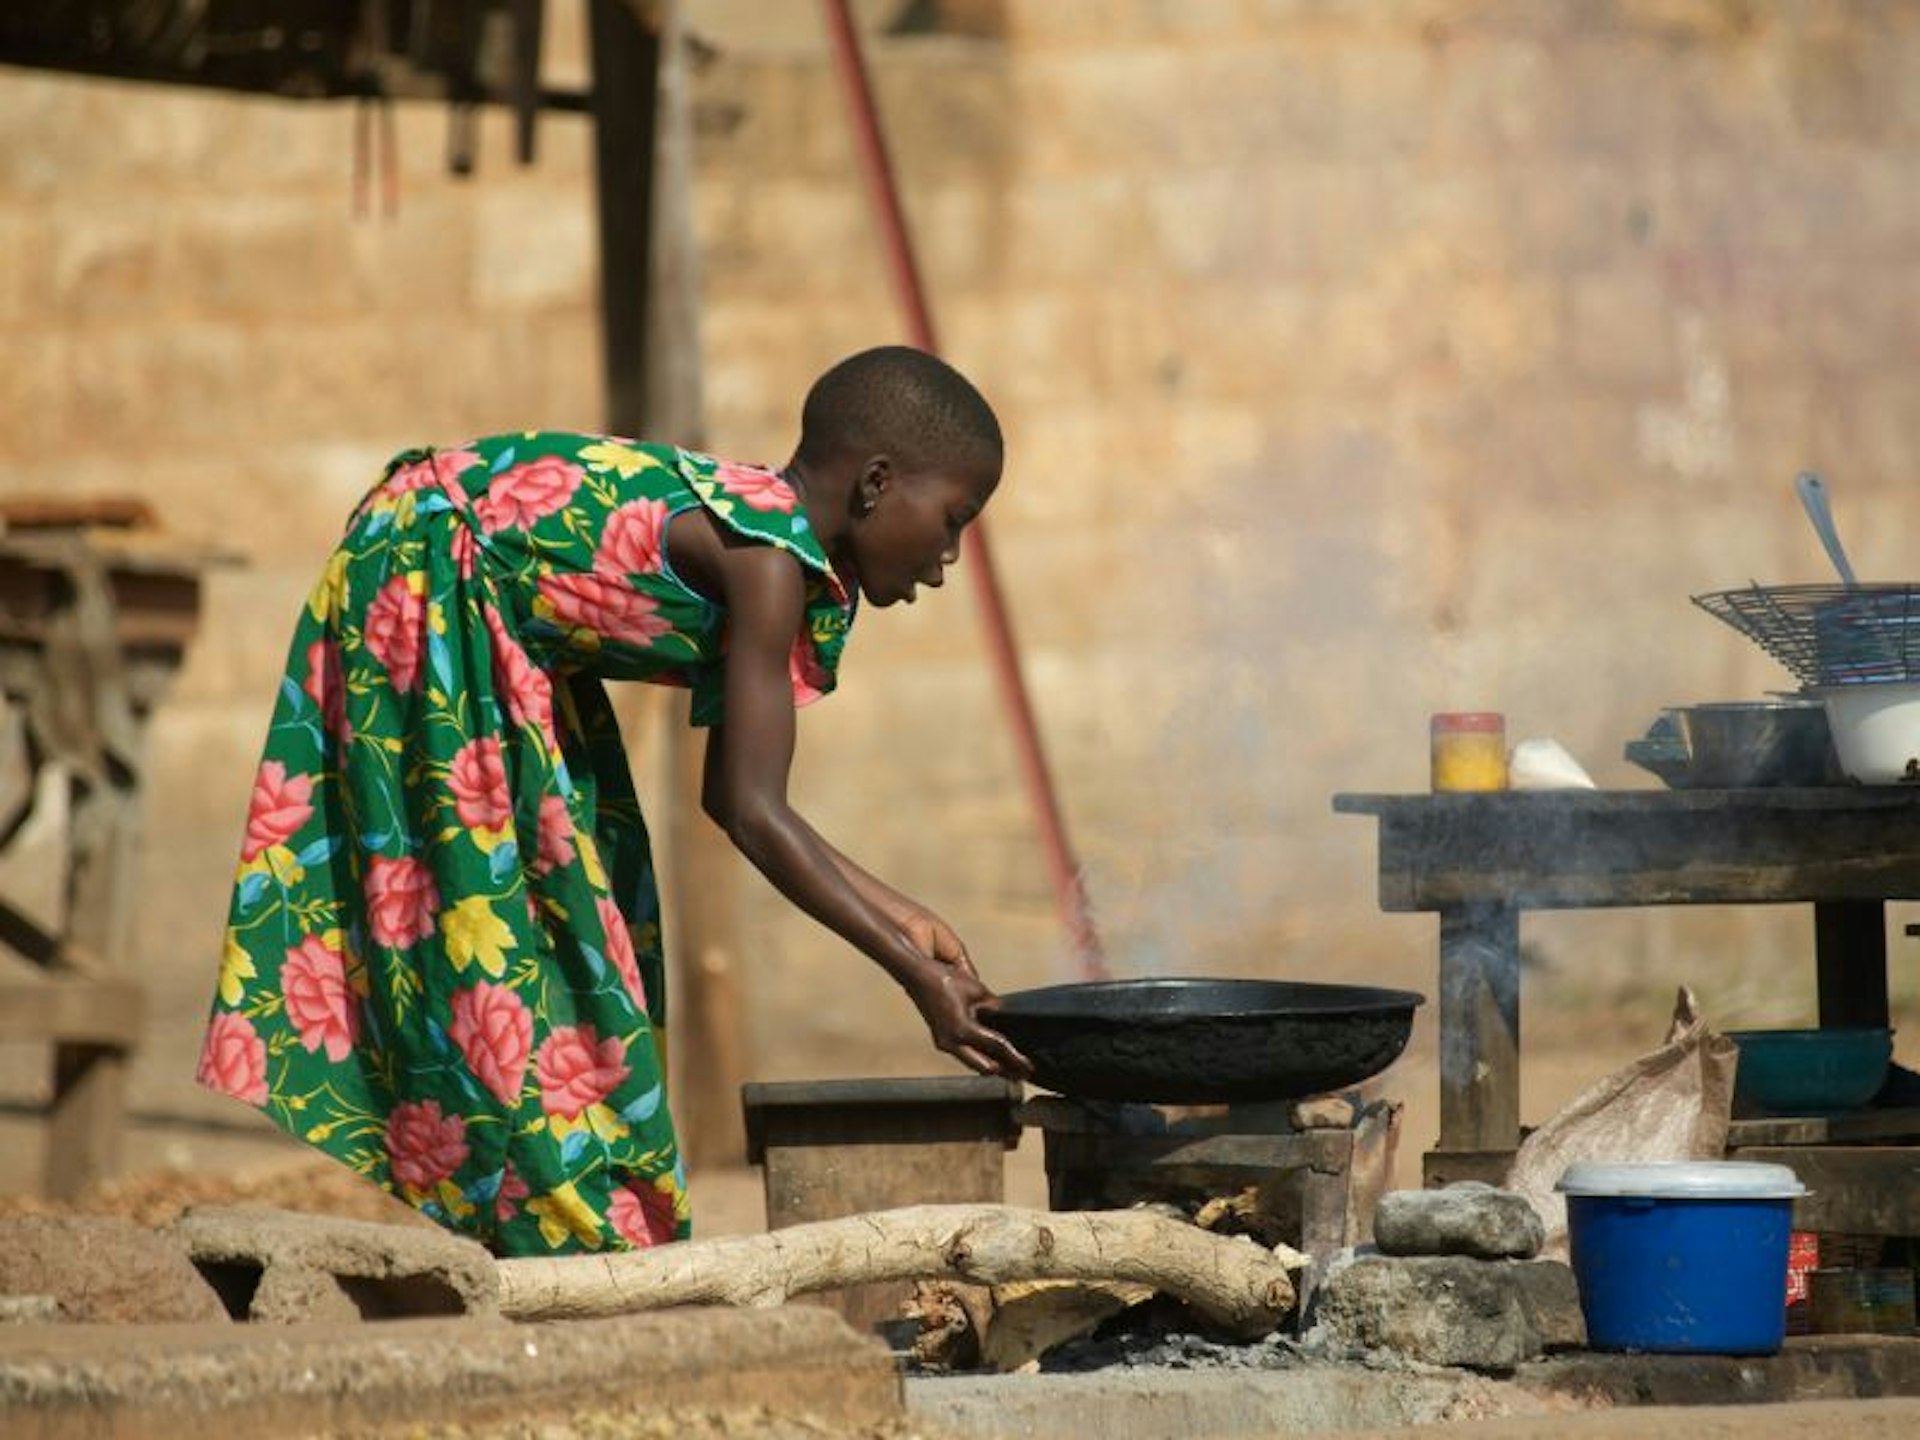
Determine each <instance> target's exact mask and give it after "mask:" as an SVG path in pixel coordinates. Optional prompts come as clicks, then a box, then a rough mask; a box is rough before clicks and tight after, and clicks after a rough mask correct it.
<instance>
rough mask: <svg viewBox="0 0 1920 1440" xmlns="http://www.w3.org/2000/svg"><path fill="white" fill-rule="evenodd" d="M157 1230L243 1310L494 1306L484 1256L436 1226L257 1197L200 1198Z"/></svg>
mask: <svg viewBox="0 0 1920 1440" xmlns="http://www.w3.org/2000/svg"><path fill="white" fill-rule="evenodd" d="M167 1233H168V1234H169V1235H170V1236H171V1237H172V1238H173V1239H174V1240H176V1241H177V1242H178V1243H180V1244H181V1245H183V1246H184V1247H185V1249H186V1252H187V1254H188V1255H190V1256H191V1257H192V1259H193V1263H194V1264H195V1265H196V1266H198V1267H199V1270H200V1273H201V1274H202V1275H204V1276H205V1277H206V1278H207V1281H208V1283H210V1284H211V1285H212V1286H213V1287H214V1288H215V1289H216V1290H217V1291H219V1292H220V1296H221V1298H222V1299H223V1300H224V1301H225V1302H226V1308H227V1309H228V1310H229V1311H231V1312H232V1313H233V1314H234V1315H236V1316H239V1317H243V1318H245V1319H248V1320H256V1321H272V1322H276V1323H280V1324H299V1323H302V1322H325V1321H341V1320H384V1319H388V1318H393V1317H405V1316H416V1317H419V1316H436V1315H473V1316H488V1315H493V1314H495V1313H497V1312H498V1310H499V1308H500V1280H499V1276H498V1275H497V1274H496V1272H495V1270H494V1263H493V1257H492V1256H491V1255H489V1254H488V1253H487V1251H486V1250H485V1248H484V1247H482V1246H480V1245H478V1244H476V1243H475V1242H474V1241H472V1240H466V1239H462V1238H461V1237H459V1236H457V1235H451V1234H449V1233H447V1232H446V1231H444V1230H439V1229H430V1228H427V1227H424V1226H417V1225H382V1224H376V1223H374V1222H372V1221H367V1220H347V1219H341V1218H339V1217H337V1216H332V1215H309V1214H304V1213H301V1212H299V1211H293V1210H280V1209H275V1208H273V1207H271V1206H265V1205H201V1206H196V1207H194V1208H193V1209H191V1210H189V1211H187V1212H186V1214H184V1215H182V1216H181V1217H180V1218H179V1219H178V1220H176V1221H175V1222H174V1223H173V1225H172V1227H171V1229H170V1230H169V1231H168V1232H167Z"/></svg>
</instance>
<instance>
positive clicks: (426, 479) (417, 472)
mask: <svg viewBox="0 0 1920 1440" xmlns="http://www.w3.org/2000/svg"><path fill="white" fill-rule="evenodd" d="M479 463H480V457H479V456H478V455H476V454H475V453H474V452H473V451H471V450H436V451H434V453H433V454H432V456H430V457H429V458H428V459H425V460H416V461H414V462H413V463H412V464H411V465H402V466H401V467H400V468H399V469H397V470H395V471H394V472H393V474H391V475H389V476H388V477H387V480H386V483H385V484H384V485H382V486H381V487H380V493H381V494H383V495H391V496H394V497H396V498H398V497H399V496H401V495H405V494H407V493H408V492H409V491H413V490H424V489H426V488H427V487H428V486H429V485H438V486H440V487H441V488H442V489H446V488H447V487H448V486H449V484H451V483H452V482H453V481H454V480H455V479H456V478H457V477H458V476H459V475H460V473H461V472H462V471H465V470H470V469H472V468H473V467H474V466H475V465H478V464H479ZM450 493H452V494H454V495H455V497H456V498H464V495H463V494H462V493H461V492H460V491H459V490H458V488H457V487H455V488H454V489H453V490H452V491H451V492H450Z"/></svg>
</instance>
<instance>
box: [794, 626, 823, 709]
mask: <svg viewBox="0 0 1920 1440" xmlns="http://www.w3.org/2000/svg"><path fill="white" fill-rule="evenodd" d="M787 678H788V680H790V681H791V682H792V683H793V703H794V704H795V705H811V704H812V703H813V702H814V701H816V700H818V699H819V698H820V697H821V696H822V695H824V694H826V693H827V689H826V687H827V670H826V667H825V666H824V665H822V664H821V663H820V656H819V654H818V652H816V651H815V650H814V648H813V644H812V642H811V641H809V640H808V639H807V637H806V636H805V635H800V636H797V637H795V639H794V642H793V649H792V650H791V651H790V652H788V655H787Z"/></svg>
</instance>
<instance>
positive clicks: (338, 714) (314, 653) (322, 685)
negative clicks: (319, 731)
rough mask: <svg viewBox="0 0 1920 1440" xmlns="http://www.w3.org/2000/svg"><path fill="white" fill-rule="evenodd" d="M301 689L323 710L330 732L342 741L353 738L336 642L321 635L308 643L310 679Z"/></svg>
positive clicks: (322, 715) (328, 731) (315, 706)
mask: <svg viewBox="0 0 1920 1440" xmlns="http://www.w3.org/2000/svg"><path fill="white" fill-rule="evenodd" d="M300 688H301V689H302V690H304V691H306V692H307V698H308V699H309V700H311V701H313V706H314V709H316V710H318V711H319V712H320V720H321V723H322V724H323V725H324V726H325V727H326V731H327V733H328V734H329V735H331V736H333V737H334V738H335V739H337V740H339V741H340V742H341V743H342V744H345V743H346V742H347V741H349V740H351V739H353V727H352V726H350V725H348V724H347V675H346V671H345V669H344V668H343V667H342V666H341V664H340V648H339V646H337V645H335V644H334V642H333V641H331V640H328V639H324V638H322V639H319V640H316V641H314V642H313V643H312V644H311V645H309V646H307V678H306V680H305V681H304V682H302V684H301V686H300Z"/></svg>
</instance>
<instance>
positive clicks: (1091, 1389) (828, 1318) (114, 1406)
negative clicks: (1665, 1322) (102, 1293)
mask: <svg viewBox="0 0 1920 1440" xmlns="http://www.w3.org/2000/svg"><path fill="white" fill-rule="evenodd" d="M1675 1401H1687V1402H1690V1403H1687V1404H1684V1405H1682V1404H1675V1403H1673V1402H1675ZM1736 1402H1737V1403H1736ZM1410 1427H1416V1428H1411V1429H1410ZM1821 1427H1827V1428H1828V1430H1829V1431H1830V1432H1833V1433H1844V1434H1846V1435H1847V1436H1848V1437H1849V1440H1875V1437H1880V1436H1886V1437H1892V1436H1895V1435H1900V1436H1907V1435H1913V1434H1920V1340H1869V1339H1861V1340H1857V1341H1847V1342H1834V1341H1828V1340H1823V1341H1819V1342H1813V1341H1794V1342H1790V1344H1789V1346H1788V1348H1787V1349H1786V1350H1785V1351H1784V1352H1783V1353H1782V1354H1781V1355H1780V1356H1777V1357H1773V1358H1771V1359H1764V1360H1734V1359H1721V1358H1717V1357H1633V1356H1597V1355H1576V1356H1570V1357H1567V1358H1564V1359H1558V1360H1552V1361H1547V1362H1542V1363H1540V1364H1538V1365H1534V1366H1527V1367H1523V1369H1522V1370H1521V1372H1519V1373H1518V1374H1517V1375H1515V1376H1513V1377H1511V1378H1507V1379H1494V1378H1489V1377H1486V1376H1480V1375H1474V1374H1471V1373H1468V1372H1465V1371H1456V1370H1436V1369H1431V1368H1426V1369H1419V1370H1414V1369H1396V1370H1372V1369H1365V1368H1361V1367H1358V1366H1331V1365H1316V1366H1305V1367H1302V1368H1299V1369H1289V1370H1285V1371H1260V1372H1249V1371H1245V1370H1213V1371H1177V1370H1160V1371H1151V1372H1142V1371H1110V1372H1102V1373H1096V1374H1091V1375H1072V1376H1066V1375H1059V1376H1055V1375H1002V1376H957V1377H919V1376H916V1377H912V1378H905V1379H903V1377H902V1375H901V1373H900V1371H899V1369H898V1367H897V1365H896V1363H895V1360H894V1357H893V1356H892V1355H891V1354H890V1353H889V1352H888V1351H887V1350H886V1348H885V1347H884V1346H882V1345H881V1344H880V1343H879V1342H877V1341H876V1340H872V1339H869V1338H867V1337H863V1336H861V1335H858V1334H856V1333H855V1332H854V1331H853V1330H851V1329H850V1328H848V1327H847V1326H846V1325H845V1324H844V1323H843V1322H842V1321H841V1320H840V1319H839V1317H838V1316H837V1315H836V1314H834V1313H833V1312H831V1311H828V1310H826V1309H825V1308H823V1307H820V1306H814V1305H806V1304H795V1305H787V1306H783V1307H779V1308H776V1309H770V1310H758V1311H744V1310H724V1309H713V1310H680V1311H672V1312H663V1313H660V1314H655V1315H640V1316H629V1317H624V1318H621V1319H616V1320H599V1321H576V1322H564V1323H551V1324H535V1325H514V1324H509V1323H506V1322H503V1321H498V1320H477V1319H456V1320H395V1321H384V1322H377V1323H361V1324H344V1325H343V1324H321V1325H298V1326H268V1325H232V1326H204V1325H203V1326H182V1325H174V1326H134V1325H117V1326H89V1325H34V1326H24V1325H22V1326H0V1433H3V1434H5V1435H6V1436H8V1437H9V1440H101V1437H136V1436H137V1437H139V1440H205V1437H207V1436H209V1435H228V1434H240V1433H249V1434H256V1435H268V1436H274V1437H289V1440H291V1437H297V1436H331V1437H361V1436H365V1437H369V1440H373V1437H387V1436H406V1437H410V1440H455V1437H467V1440H654V1437H659V1440H665V1437H667V1436H673V1437H675V1440H679V1437H685V1436H692V1437H695V1440H1027V1437H1033V1440H1277V1437H1279V1436H1282V1435H1299V1434H1316V1433H1317V1434H1334V1433H1338V1434H1344V1435H1354V1434H1365V1435H1374V1436H1386V1435H1393V1434H1407V1433H1445V1434H1451V1435H1457V1436H1461V1437H1463V1440H1469V1437H1470V1440H1516V1437H1530V1436H1540V1437H1543V1440H1544V1437H1553V1440H1563V1437H1564V1440H1574V1437H1587V1436H1591V1437H1593V1440H1615V1437H1628V1436H1633V1437H1644V1440H1707V1437H1712V1436H1716V1435H1736V1434H1737V1435H1740V1436H1742V1437H1746V1436H1763V1437H1770V1436H1775V1435H1777V1436H1779V1437H1781V1440H1786V1437H1787V1436H1788V1435H1789V1434H1790V1433H1791V1434H1792V1435H1793V1436H1795V1437H1796V1440H1797V1437H1800V1436H1804V1435H1806V1434H1809V1433H1819V1431H1820V1428H1821Z"/></svg>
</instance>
